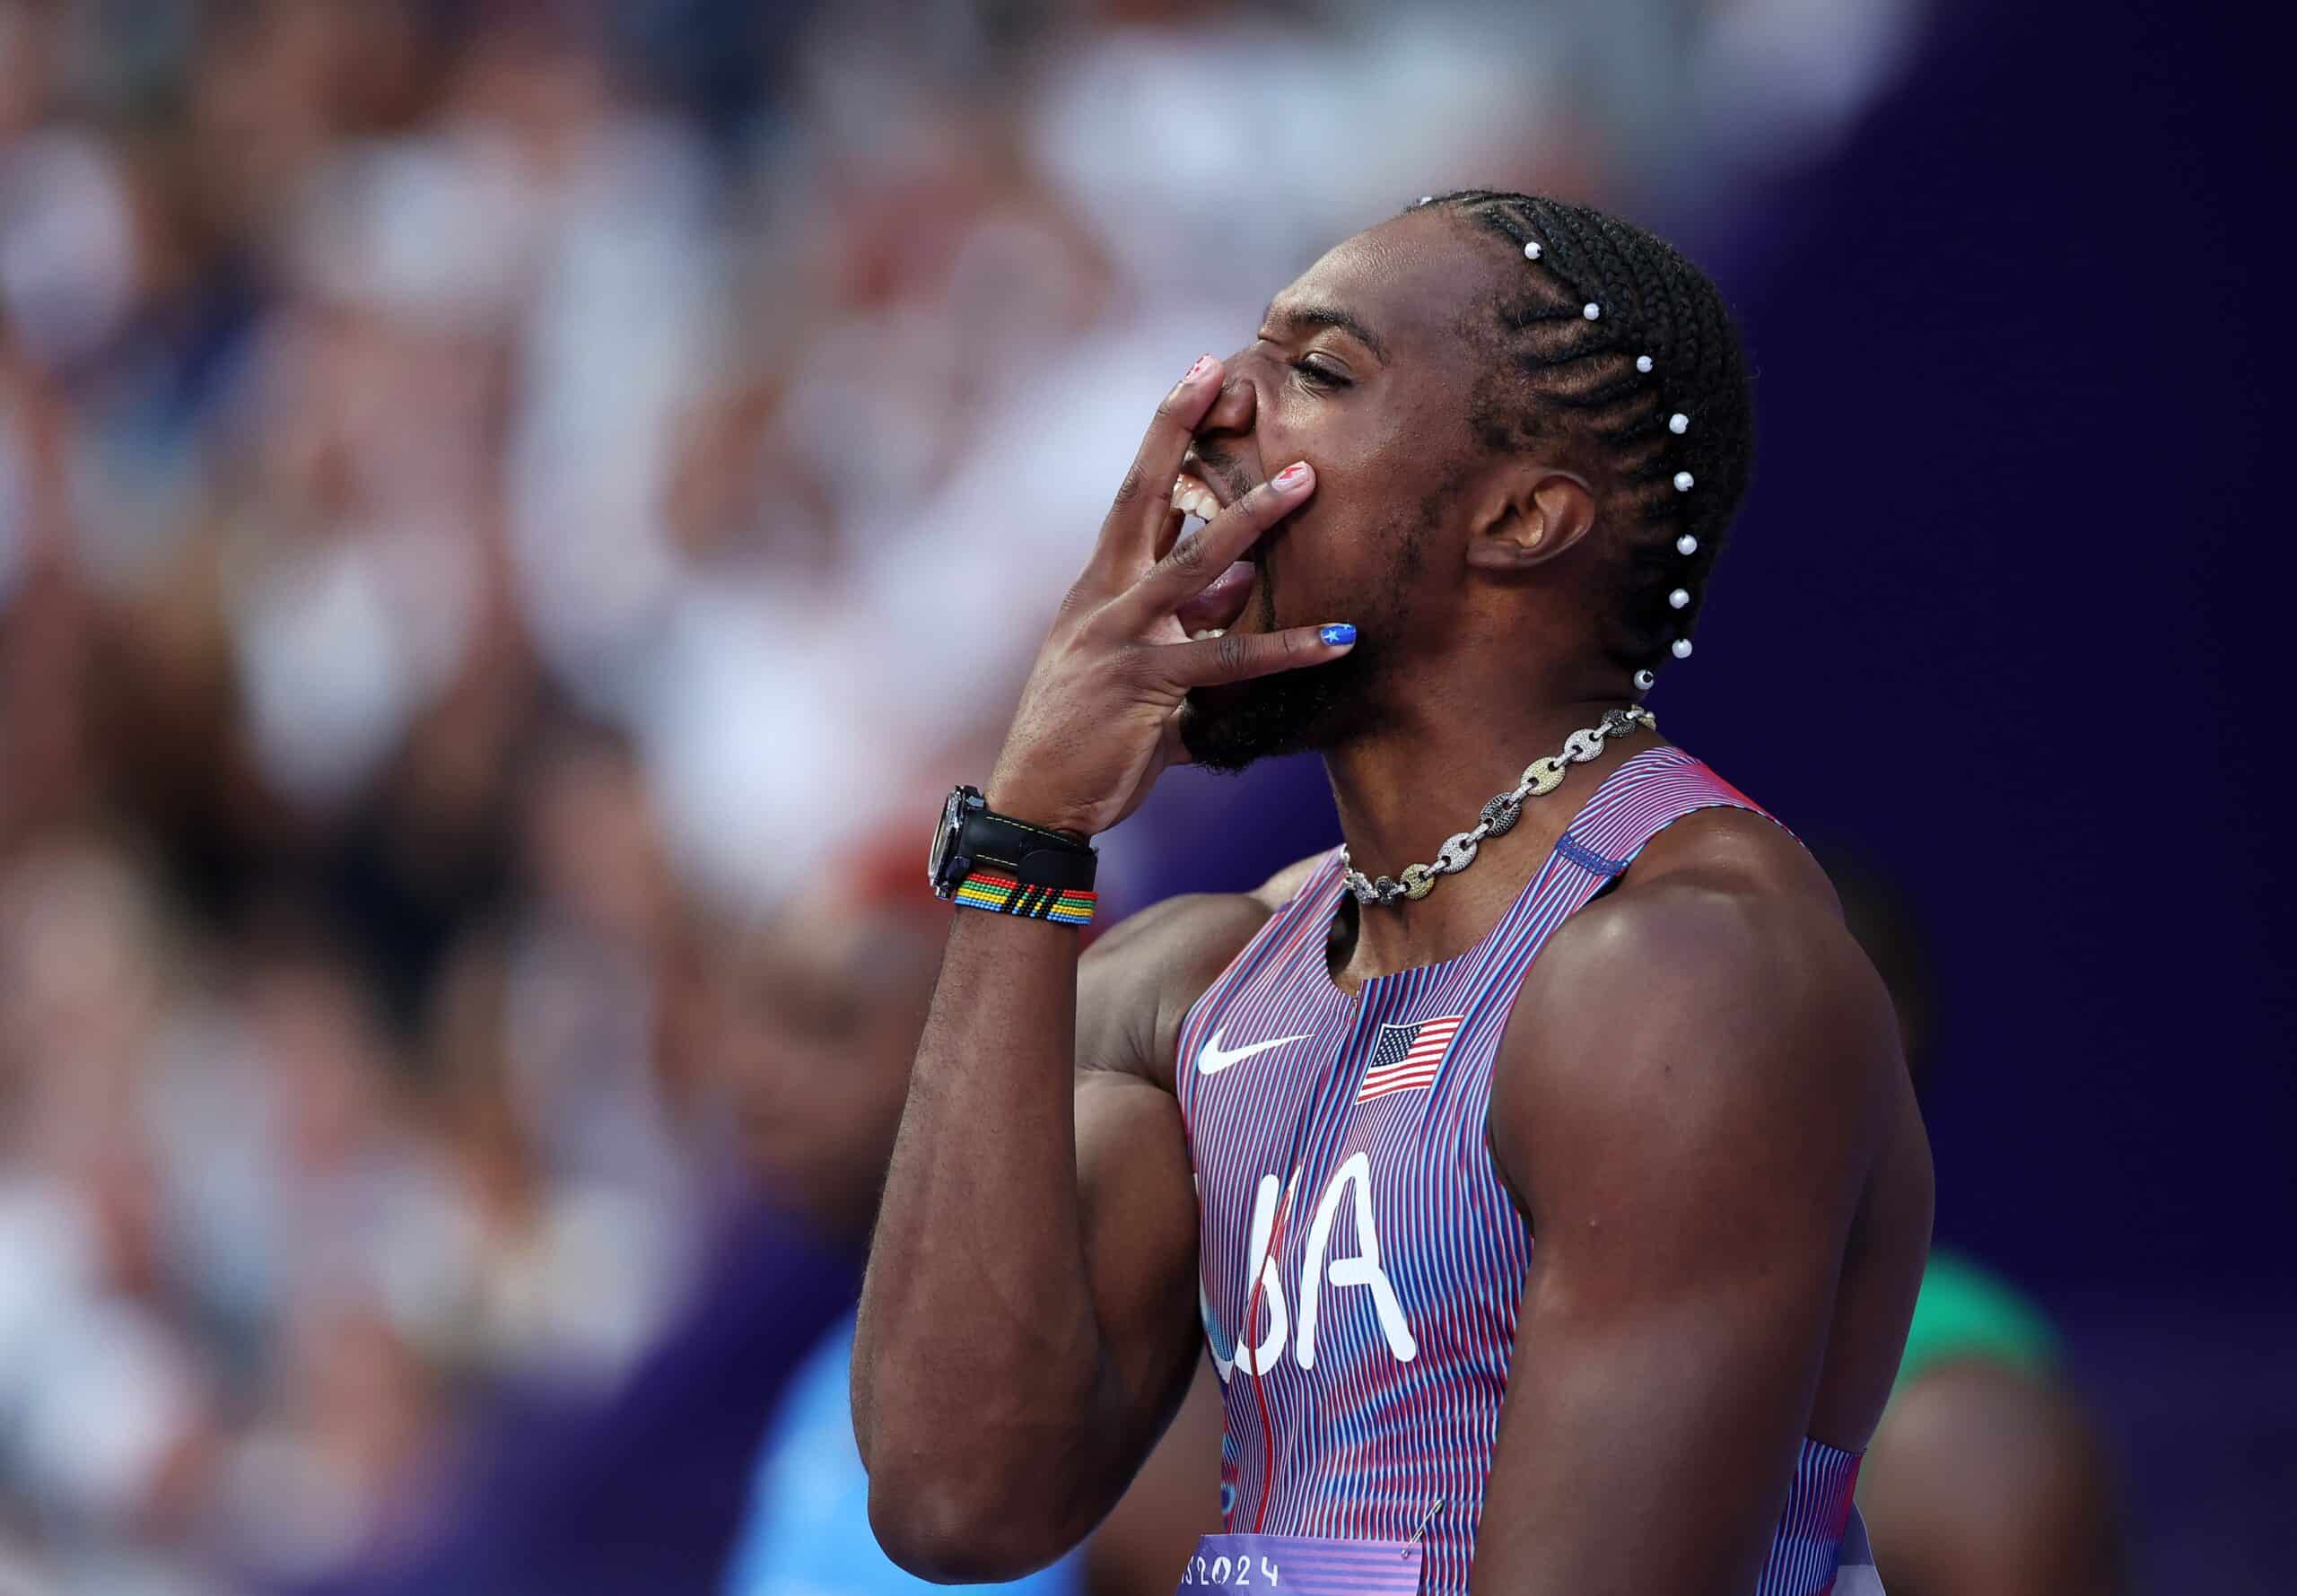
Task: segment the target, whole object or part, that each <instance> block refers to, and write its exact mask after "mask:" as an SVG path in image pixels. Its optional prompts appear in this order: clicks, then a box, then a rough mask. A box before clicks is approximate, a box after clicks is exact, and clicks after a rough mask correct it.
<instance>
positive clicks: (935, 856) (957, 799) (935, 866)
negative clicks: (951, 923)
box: [925, 788, 965, 893]
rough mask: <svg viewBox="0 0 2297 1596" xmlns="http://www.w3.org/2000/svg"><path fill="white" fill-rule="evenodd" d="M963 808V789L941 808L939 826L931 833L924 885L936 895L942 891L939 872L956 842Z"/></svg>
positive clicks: (953, 794) (955, 792)
mask: <svg viewBox="0 0 2297 1596" xmlns="http://www.w3.org/2000/svg"><path fill="white" fill-rule="evenodd" d="M964 808H965V789H963V788H959V789H956V791H954V792H952V793H951V794H949V797H948V802H946V803H944V804H943V805H942V806H941V824H939V826H938V827H936V828H935V829H934V832H933V849H932V851H931V852H930V853H928V854H927V855H926V856H925V883H926V885H929V886H930V887H931V888H932V889H933V890H934V891H935V892H937V893H938V892H939V891H941V890H942V888H941V870H942V868H943V867H944V866H945V865H947V864H948V860H949V850H950V848H951V847H952V846H953V845H954V844H955V843H956V840H957V827H958V826H959V825H960V824H962V823H963V821H964V818H965V815H964Z"/></svg>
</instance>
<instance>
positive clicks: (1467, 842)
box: [1340, 704, 1659, 903]
mask: <svg viewBox="0 0 2297 1596" xmlns="http://www.w3.org/2000/svg"><path fill="white" fill-rule="evenodd" d="M1658 728H1659V722H1658V720H1656V719H1655V717H1654V716H1653V715H1652V713H1651V711H1648V710H1646V709H1645V708H1644V707H1643V706H1642V705H1641V704H1629V705H1628V706H1627V707H1626V708H1624V709H1619V710H1606V711H1603V721H1602V723H1601V724H1600V725H1596V726H1591V727H1588V728H1586V729H1585V730H1584V731H1575V732H1573V733H1572V734H1571V735H1570V736H1569V737H1566V738H1564V739H1563V752H1562V753H1560V754H1549V755H1548V756H1547V757H1546V758H1544V759H1534V760H1533V761H1532V763H1529V764H1527V765H1525V766H1524V779H1523V780H1522V781H1518V782H1516V783H1515V787H1514V788H1513V789H1511V790H1509V791H1507V792H1503V793H1501V794H1500V795H1499V796H1498V797H1497V798H1493V799H1492V800H1491V801H1490V802H1489V803H1488V804H1486V805H1484V807H1483V815H1482V818H1481V819H1480V820H1478V821H1477V822H1476V824H1475V829H1474V830H1473V831H1469V832H1457V833H1454V834H1453V835H1452V836H1450V837H1448V838H1446V839H1445V842H1444V845H1443V846H1442V847H1441V848H1438V849H1437V850H1436V862H1435V863H1434V864H1432V865H1406V866H1405V867H1404V868H1403V872H1402V875H1401V876H1381V877H1380V878H1379V879H1378V880H1377V881H1374V880H1371V879H1370V878H1368V877H1367V876H1366V875H1365V874H1364V872H1363V871H1361V870H1359V869H1357V868H1355V867H1354V866H1353V865H1350V864H1349V862H1348V850H1347V849H1346V848H1345V847H1343V848H1341V850H1340V863H1341V868H1342V869H1344V870H1346V871H1347V872H1348V874H1347V876H1345V877H1344V878H1343V879H1344V880H1345V882H1346V884H1347V886H1348V890H1349V892H1350V893H1352V894H1355V897H1356V901H1357V902H1358V903H1399V902H1402V901H1403V900H1406V899H1411V900H1415V901H1416V900H1418V899H1420V898H1424V897H1426V896H1427V895H1428V891H1429V889H1431V888H1432V887H1434V886H1435V885H1436V877H1437V876H1449V875H1451V874H1453V873H1454V871H1458V870H1464V869H1466V868H1468V866H1469V865H1471V864H1472V863H1473V862H1474V861H1475V850H1476V849H1477V847H1478V846H1479V845H1480V843H1481V842H1483V840H1484V839H1485V838H1486V837H1498V836H1502V835H1505V834H1506V833H1507V832H1509V831H1511V830H1513V829H1514V827H1515V822H1516V820H1517V819H1518V818H1519V817H1520V816H1521V815H1523V813H1524V799H1525V798H1542V797H1544V796H1545V795H1546V794H1548V793H1550V792H1553V791H1554V790H1555V789H1557V788H1559V787H1560V786H1562V785H1563V773H1564V772H1566V771H1568V770H1569V769H1570V768H1571V767H1572V766H1573V765H1575V764H1585V763H1587V762H1588V761H1589V760H1591V759H1594V757H1595V756H1596V755H1597V754H1601V753H1602V752H1603V745H1604V744H1605V743H1607V742H1609V741H1610V740H1611V738H1613V737H1627V736H1629V735H1630V734H1631V733H1633V732H1635V731H1637V730H1638V729H1645V730H1651V731H1656V730H1657V729H1658Z"/></svg>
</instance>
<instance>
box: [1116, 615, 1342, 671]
mask: <svg viewBox="0 0 2297 1596" xmlns="http://www.w3.org/2000/svg"><path fill="white" fill-rule="evenodd" d="M1355 646H1356V628H1355V627H1353V626H1351V625H1349V624H1348V623H1347V622H1345V621H1335V622H1332V623H1331V624H1327V625H1323V626H1288V627H1286V628H1285V629H1284V630H1283V631H1281V632H1223V633H1222V634H1221V635H1220V636H1218V637H1208V638H1206V639H1204V640H1203V641H1201V642H1192V643H1167V644H1166V645H1164V646H1163V647H1161V648H1159V649H1158V650H1157V665H1158V666H1159V667H1161V668H1162V669H1163V670H1164V671H1165V673H1166V676H1167V677H1168V678H1169V679H1170V680H1171V681H1173V682H1174V683H1175V685H1180V686H1183V687H1210V686H1212V685H1216V684H1218V683H1221V682H1241V681H1245V680H1246V679H1247V678H1249V677H1252V676H1273V675H1275V674H1276V673H1277V672H1278V671H1280V670H1298V669H1300V668H1301V667H1303V666H1309V665H1322V664H1323V663H1324V662H1325V661H1326V660H1330V659H1337V658H1340V657H1341V655H1342V654H1345V653H1347V652H1348V650H1350V649H1352V648H1354V647H1355Z"/></svg>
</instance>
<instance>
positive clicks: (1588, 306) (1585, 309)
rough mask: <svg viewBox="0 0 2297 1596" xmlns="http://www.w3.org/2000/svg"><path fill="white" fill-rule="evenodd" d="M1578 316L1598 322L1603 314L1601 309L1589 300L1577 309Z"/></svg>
mask: <svg viewBox="0 0 2297 1596" xmlns="http://www.w3.org/2000/svg"><path fill="white" fill-rule="evenodd" d="M1579 314H1580V315H1582V316H1584V317H1585V318H1587V319H1588V320H1590V321H1594V320H1598V319H1600V318H1602V316H1603V307H1602V306H1601V305H1599V304H1597V303H1595V301H1593V300H1589V301H1587V302H1586V303H1585V304H1584V305H1582V306H1580V307H1579Z"/></svg>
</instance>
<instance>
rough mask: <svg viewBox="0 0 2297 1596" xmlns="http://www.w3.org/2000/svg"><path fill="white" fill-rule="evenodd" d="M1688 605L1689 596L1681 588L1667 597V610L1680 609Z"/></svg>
mask: <svg viewBox="0 0 2297 1596" xmlns="http://www.w3.org/2000/svg"><path fill="white" fill-rule="evenodd" d="M1689 603H1690V594H1689V593H1687V592H1685V591H1684V590H1683V589H1681V588H1677V589H1675V590H1674V591H1673V592H1672V593H1670V594H1668V595H1667V607H1668V608H1669V609H1681V608H1682V607H1683V606H1686V605H1688V604H1689Z"/></svg>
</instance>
